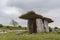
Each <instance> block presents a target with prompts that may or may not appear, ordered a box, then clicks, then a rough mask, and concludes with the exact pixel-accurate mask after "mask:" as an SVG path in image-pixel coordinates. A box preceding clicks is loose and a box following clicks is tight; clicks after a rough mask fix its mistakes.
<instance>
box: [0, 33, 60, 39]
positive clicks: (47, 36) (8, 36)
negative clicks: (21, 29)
mask: <svg viewBox="0 0 60 40" xmlns="http://www.w3.org/2000/svg"><path fill="white" fill-rule="evenodd" d="M0 40H60V34H57V33H37V34H28V33H23V34H20V35H16V33H15V32H13V33H7V34H0Z"/></svg>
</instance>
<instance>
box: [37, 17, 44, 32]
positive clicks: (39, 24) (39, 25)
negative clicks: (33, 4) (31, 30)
mask: <svg viewBox="0 0 60 40" xmlns="http://www.w3.org/2000/svg"><path fill="white" fill-rule="evenodd" d="M36 25H37V32H44V27H43V22H42V19H39V18H38V19H36Z"/></svg>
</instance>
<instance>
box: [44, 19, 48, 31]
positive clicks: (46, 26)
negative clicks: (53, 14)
mask: <svg viewBox="0 0 60 40" xmlns="http://www.w3.org/2000/svg"><path fill="white" fill-rule="evenodd" d="M44 26H45V31H46V32H49V27H48V21H46V20H44Z"/></svg>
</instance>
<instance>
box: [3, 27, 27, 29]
mask: <svg viewBox="0 0 60 40" xmlns="http://www.w3.org/2000/svg"><path fill="white" fill-rule="evenodd" d="M2 29H7V30H27V27H21V28H20V27H3V28H2Z"/></svg>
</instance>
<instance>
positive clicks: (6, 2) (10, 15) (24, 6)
mask: <svg viewBox="0 0 60 40" xmlns="http://www.w3.org/2000/svg"><path fill="white" fill-rule="evenodd" d="M30 10H34V11H36V12H37V14H41V15H43V16H45V17H49V18H51V19H53V20H54V22H53V23H51V24H49V25H50V26H52V27H54V26H57V27H60V0H0V24H4V25H10V22H11V20H12V19H14V20H16V21H17V22H18V23H19V24H20V25H22V26H25V25H26V24H27V21H25V20H23V19H19V18H18V17H19V16H20V15H22V14H24V13H26V12H27V11H30Z"/></svg>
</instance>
